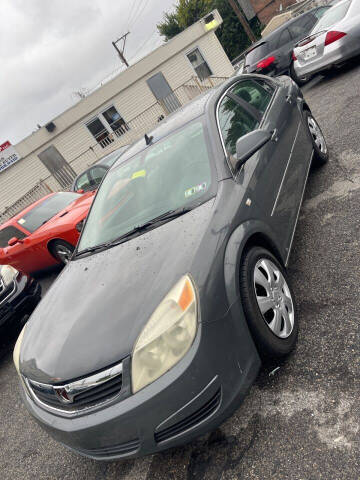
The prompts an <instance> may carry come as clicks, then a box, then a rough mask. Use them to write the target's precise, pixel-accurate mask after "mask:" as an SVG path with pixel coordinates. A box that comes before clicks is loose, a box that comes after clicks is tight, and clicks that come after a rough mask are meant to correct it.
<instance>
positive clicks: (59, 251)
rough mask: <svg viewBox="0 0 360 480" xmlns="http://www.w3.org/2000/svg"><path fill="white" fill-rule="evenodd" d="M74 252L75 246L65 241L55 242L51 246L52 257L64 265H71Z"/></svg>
mask: <svg viewBox="0 0 360 480" xmlns="http://www.w3.org/2000/svg"><path fill="white" fill-rule="evenodd" d="M74 250H75V248H74V247H73V245H71V244H70V243H68V242H66V241H65V240H54V241H53V242H52V243H51V244H50V246H49V251H50V253H51V254H52V256H53V257H55V258H56V260H58V261H59V262H60V263H62V264H63V265H66V264H67V263H69V261H70V258H71V256H72V254H73V252H74Z"/></svg>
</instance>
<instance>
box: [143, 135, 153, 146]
mask: <svg viewBox="0 0 360 480" xmlns="http://www.w3.org/2000/svg"><path fill="white" fill-rule="evenodd" d="M153 138H154V137H152V136H151V137H149V136H148V135H147V134H146V133H145V142H146V145H150V144H151V142H152V141H153Z"/></svg>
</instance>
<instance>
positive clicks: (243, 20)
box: [229, 0, 256, 42]
mask: <svg viewBox="0 0 360 480" xmlns="http://www.w3.org/2000/svg"><path fill="white" fill-rule="evenodd" d="M229 3H230V6H231V8H232V9H233V10H234V12H235V13H236V16H237V17H238V19H239V22H240V23H241V25H242V26H243V27H244V30H245V33H246V35H247V36H248V37H249V39H250V40H251V42H255V41H256V38H255V35H254V33H253V31H252V30H251V28H250V25H249V24H248V22H247V20H246V18H245V17H244V15H243V14H242V12H241V10H240V8H239V5H238V4H237V2H236V1H235V0H229Z"/></svg>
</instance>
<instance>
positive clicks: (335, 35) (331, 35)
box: [325, 30, 346, 47]
mask: <svg viewBox="0 0 360 480" xmlns="http://www.w3.org/2000/svg"><path fill="white" fill-rule="evenodd" d="M345 35H346V33H344V32H337V31H335V30H331V31H330V32H328V33H327V34H326V37H325V47H326V45H330V43H334V42H336V41H337V40H340V38H343V37H345Z"/></svg>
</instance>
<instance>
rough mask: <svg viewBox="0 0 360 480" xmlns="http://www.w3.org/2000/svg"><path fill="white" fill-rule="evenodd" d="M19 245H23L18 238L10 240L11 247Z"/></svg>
mask: <svg viewBox="0 0 360 480" xmlns="http://www.w3.org/2000/svg"><path fill="white" fill-rule="evenodd" d="M17 243H22V242H21V241H20V240H19V239H18V238H17V237H12V238H10V240H9V241H8V245H9V247H13V246H14V245H16V244H17Z"/></svg>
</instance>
